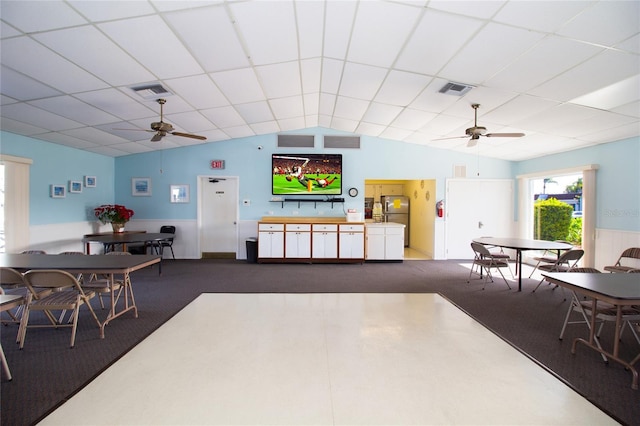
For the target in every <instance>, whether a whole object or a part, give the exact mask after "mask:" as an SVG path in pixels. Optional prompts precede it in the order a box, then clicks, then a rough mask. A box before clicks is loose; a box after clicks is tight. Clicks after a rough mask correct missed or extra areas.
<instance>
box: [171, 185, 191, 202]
mask: <svg viewBox="0 0 640 426" xmlns="http://www.w3.org/2000/svg"><path fill="white" fill-rule="evenodd" d="M169 191H170V193H169V194H170V201H171V202H172V203H188V202H189V185H170V189H169Z"/></svg>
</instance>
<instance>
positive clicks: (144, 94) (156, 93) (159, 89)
mask: <svg viewBox="0 0 640 426" xmlns="http://www.w3.org/2000/svg"><path fill="white" fill-rule="evenodd" d="M131 90H133V91H134V92H135V93H136V94H137V95H138V96H140V97H141V98H143V99H158V98H161V97H166V96H170V95H172V94H173V93H171V92H169V91H168V90H167V89H165V88H164V87H163V86H162V85H161V84H159V83H154V84H147V85H144V86H136V87H132V88H131Z"/></svg>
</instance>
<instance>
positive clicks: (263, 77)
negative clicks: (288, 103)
mask: <svg viewBox="0 0 640 426" xmlns="http://www.w3.org/2000/svg"><path fill="white" fill-rule="evenodd" d="M255 70H256V74H257V76H258V80H259V81H260V83H262V87H263V89H264V93H265V94H266V96H267V98H269V99H272V98H284V97H287V96H294V95H297V94H298V93H300V88H301V82H300V63H299V62H298V61H293V62H284V63H279V64H272V65H263V66H259V67H256V68H255Z"/></svg>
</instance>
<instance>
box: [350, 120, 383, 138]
mask: <svg viewBox="0 0 640 426" xmlns="http://www.w3.org/2000/svg"><path fill="white" fill-rule="evenodd" d="M385 128H386V126H383V125H380V124H373V123H365V122H361V123H360V124H359V125H358V127H357V128H356V133H360V134H365V135H368V136H379V135H380V133H382V132H383V131H384V129H385Z"/></svg>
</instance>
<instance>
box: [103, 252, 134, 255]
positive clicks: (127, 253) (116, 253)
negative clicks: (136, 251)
mask: <svg viewBox="0 0 640 426" xmlns="http://www.w3.org/2000/svg"><path fill="white" fill-rule="evenodd" d="M105 256H131V253H129V252H128V251H109V252H106V253H105Z"/></svg>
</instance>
